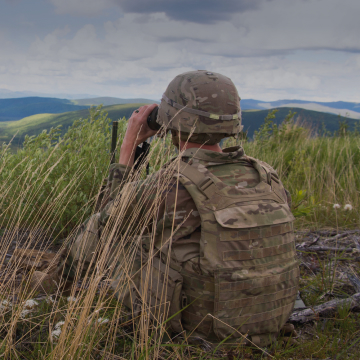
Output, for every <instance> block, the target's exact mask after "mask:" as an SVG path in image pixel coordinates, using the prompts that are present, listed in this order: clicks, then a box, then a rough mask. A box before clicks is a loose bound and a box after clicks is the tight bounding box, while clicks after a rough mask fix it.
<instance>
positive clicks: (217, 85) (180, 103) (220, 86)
mask: <svg viewBox="0 0 360 360" xmlns="http://www.w3.org/2000/svg"><path fill="white" fill-rule="evenodd" d="M157 122H158V124H160V125H164V126H165V128H166V129H167V130H177V131H180V134H181V139H182V140H184V141H186V140H189V141H191V142H195V143H201V144H202V143H205V142H206V144H209V145H211V144H216V143H218V142H219V141H220V140H221V139H223V138H225V137H229V136H236V135H237V134H238V133H239V132H240V131H241V129H242V127H241V109H240V98H239V95H238V92H237V90H236V87H235V85H234V83H233V82H232V81H231V80H230V79H229V78H228V77H226V76H224V75H221V74H217V73H214V72H210V71H207V70H197V71H189V72H185V73H183V74H180V75H178V76H176V77H175V79H174V80H172V81H171V82H170V84H169V85H168V87H167V89H166V91H165V93H164V94H163V96H162V99H161V104H160V107H159V112H158V118H157ZM190 133H192V136H191V138H189V134H190Z"/></svg>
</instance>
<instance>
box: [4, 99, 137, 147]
mask: <svg viewBox="0 0 360 360" xmlns="http://www.w3.org/2000/svg"><path fill="white" fill-rule="evenodd" d="M141 105H144V104H125V105H111V106H106V107H104V109H105V110H106V111H107V112H108V114H109V118H110V119H112V120H118V119H120V118H122V117H124V116H125V117H126V118H129V117H130V115H131V114H132V112H133V111H134V110H136V109H137V108H138V107H139V106H141ZM88 116H89V110H88V106H87V107H86V109H84V110H77V111H71V112H65V113H62V114H36V115H32V116H28V117H25V118H23V119H21V120H18V121H8V122H0V144H1V143H2V142H6V143H8V142H9V141H10V140H11V139H12V138H13V136H14V135H15V134H16V137H15V139H14V140H13V145H15V146H20V145H21V144H22V143H23V141H24V138H25V135H37V134H40V133H41V132H42V131H43V130H50V128H52V127H56V126H58V125H62V132H63V133H65V132H66V131H67V129H68V128H69V127H70V126H71V125H72V123H73V122H74V121H75V120H77V119H80V118H83V119H84V118H87V117H88Z"/></svg>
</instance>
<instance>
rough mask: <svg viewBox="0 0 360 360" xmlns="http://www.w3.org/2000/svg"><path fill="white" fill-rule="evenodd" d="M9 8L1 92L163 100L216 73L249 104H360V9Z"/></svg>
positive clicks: (219, 4) (133, 2) (1, 17)
mask: <svg viewBox="0 0 360 360" xmlns="http://www.w3.org/2000/svg"><path fill="white" fill-rule="evenodd" d="M0 4H1V10H0V89H8V90H11V91H35V92H43V93H49V94H56V93H68V94H84V93H86V94H93V95H98V96H115V97H122V98H131V97H145V98H150V99H159V98H160V97H161V94H162V93H163V91H164V90H165V88H166V86H167V84H168V83H169V81H170V80H171V79H172V78H173V77H174V76H175V75H177V74H179V73H181V72H184V71H188V70H196V69H208V70H212V71H215V72H220V73H222V74H224V75H227V76H229V77H230V78H231V79H232V80H233V81H234V82H235V84H236V86H237V88H238V91H239V94H240V96H241V97H242V98H247V99H248V98H253V99H259V100H265V101H268V100H279V99H304V100H317V101H337V100H343V101H354V102H360V21H359V18H360V1H359V0H181V1H180V0H31V1H29V0H0Z"/></svg>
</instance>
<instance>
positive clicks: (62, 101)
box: [0, 89, 360, 121]
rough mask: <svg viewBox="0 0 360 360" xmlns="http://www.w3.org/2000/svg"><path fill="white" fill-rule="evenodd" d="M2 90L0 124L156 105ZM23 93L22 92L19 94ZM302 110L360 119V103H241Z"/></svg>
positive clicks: (139, 100)
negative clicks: (102, 108)
mask: <svg viewBox="0 0 360 360" xmlns="http://www.w3.org/2000/svg"><path fill="white" fill-rule="evenodd" d="M1 91H2V90H1V89H0V121H14V120H20V119H22V118H24V117H27V116H31V115H36V114H43V113H49V114H59V113H63V112H69V111H76V110H82V109H86V108H88V107H89V106H97V105H100V104H103V105H104V106H110V105H124V104H139V103H141V104H152V103H154V102H157V103H159V101H154V100H151V99H144V98H135V99H122V98H116V97H109V96H105V97H87V96H86V97H78V98H76V99H74V98H71V99H67V98H57V97H41V96H28V97H18V96H16V97H14V98H6V99H1ZM19 94H20V93H19ZM282 107H287V108H301V109H306V110H311V111H320V112H324V113H329V114H334V115H341V116H345V117H349V118H351V119H356V120H359V119H360V103H355V102H346V101H333V102H317V101H306V100H296V99H293V100H277V101H262V100H256V99H243V100H241V108H242V109H243V110H269V109H273V108H282Z"/></svg>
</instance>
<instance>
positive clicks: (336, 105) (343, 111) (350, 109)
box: [241, 99, 360, 120]
mask: <svg viewBox="0 0 360 360" xmlns="http://www.w3.org/2000/svg"><path fill="white" fill-rule="evenodd" d="M279 107H280V108H281V107H288V108H289V107H290V108H292V107H293V108H301V109H305V110H312V111H320V112H327V113H330V114H335V115H341V116H345V117H349V118H351V119H357V120H359V119H360V103H355V102H346V101H333V102H318V101H305V100H277V101H261V100H255V99H243V100H241V108H242V109H243V110H264V109H274V108H279Z"/></svg>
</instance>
